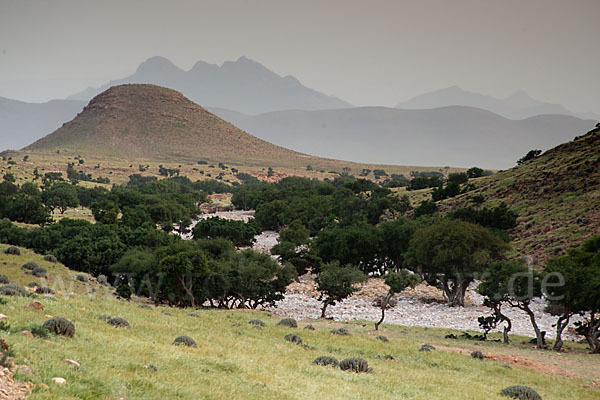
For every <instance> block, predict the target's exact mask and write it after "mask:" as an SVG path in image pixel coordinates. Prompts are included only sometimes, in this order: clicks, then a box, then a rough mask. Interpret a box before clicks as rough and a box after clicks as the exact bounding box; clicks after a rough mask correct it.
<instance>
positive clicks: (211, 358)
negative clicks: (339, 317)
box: [0, 245, 600, 400]
mask: <svg viewBox="0 0 600 400" xmlns="http://www.w3.org/2000/svg"><path fill="white" fill-rule="evenodd" d="M7 247H8V246H6V245H0V271H1V272H0V273H1V274H5V275H7V276H8V277H9V278H10V280H11V282H16V283H19V284H27V283H29V282H31V281H37V282H40V283H43V284H46V285H48V286H50V287H54V288H56V289H59V290H60V291H59V292H57V293H56V294H55V295H54V296H52V297H53V300H50V299H47V298H45V297H43V296H39V297H38V298H37V300H39V301H41V302H42V303H43V304H44V305H45V307H46V309H45V310H44V311H35V310H33V309H31V308H27V307H26V306H27V304H28V303H29V302H30V301H32V300H33V299H32V298H27V297H5V299H6V300H7V304H5V305H0V313H2V314H5V315H7V316H8V318H7V320H8V322H9V323H10V325H11V327H12V328H11V332H12V333H8V332H4V331H0V337H3V338H4V339H6V340H7V342H8V343H9V344H10V345H11V346H12V348H13V350H14V351H15V353H16V360H17V363H18V364H26V365H28V366H29V367H31V368H32V370H33V374H31V375H28V374H25V373H23V372H18V373H17V375H16V378H17V379H19V380H29V381H32V382H33V383H35V384H36V386H35V388H34V389H33V391H32V393H31V398H32V399H76V398H77V399H97V398H101V399H117V398H127V399H415V400H417V399H427V400H429V399H473V400H481V399H490V400H491V399H502V398H503V397H501V396H500V395H499V392H500V390H501V389H502V388H504V387H506V386H510V385H515V384H523V385H528V386H531V387H533V388H534V389H535V390H537V391H538V392H539V393H540V394H541V395H542V397H543V399H545V400H549V399H550V400H552V399H556V400H559V399H560V400H564V399H590V400H591V399H598V398H600V390H599V389H598V387H597V386H596V387H595V388H594V387H593V386H594V385H593V380H594V379H598V371H597V365H598V364H597V363H598V358H597V356H591V355H588V354H585V353H584V352H583V347H582V346H579V345H574V344H573V345H570V346H569V347H571V351H572V352H571V353H568V354H562V355H560V356H557V355H556V354H555V353H552V352H550V351H546V352H540V351H536V350H533V349H531V348H530V347H529V346H526V345H519V344H517V345H514V346H509V347H507V346H504V345H501V344H499V343H494V342H489V343H488V342H486V343H482V342H468V341H462V340H458V341H457V340H450V339H444V336H445V335H446V334H447V333H448V332H449V330H444V329H426V328H407V327H401V326H391V325H384V327H383V330H382V331H380V332H378V333H376V332H375V331H373V328H372V324H371V323H362V322H352V323H344V324H342V323H335V322H331V321H310V322H309V321H300V324H299V325H300V326H299V328H297V329H293V328H286V327H281V326H277V325H276V323H277V321H278V320H279V319H278V318H276V317H274V316H271V315H270V313H268V312H259V311H242V310H240V311H227V310H198V311H197V313H198V314H199V317H192V316H188V315H187V314H188V313H189V312H191V311H192V310H190V309H172V308H166V307H154V306H152V308H151V309H142V308H140V307H139V301H140V300H141V299H135V301H130V302H127V301H123V300H117V299H116V298H115V297H114V296H112V295H111V294H110V290H109V289H107V288H105V287H101V286H99V285H98V284H96V283H94V282H93V280H92V282H91V283H90V284H88V285H86V284H84V283H82V282H79V281H76V280H75V279H74V276H75V275H76V273H75V272H73V271H69V270H67V269H66V268H65V267H64V266H62V265H61V264H52V263H48V262H45V261H43V259H42V256H40V255H36V254H34V253H32V252H30V251H29V250H25V249H22V253H21V256H8V255H5V254H4V250H5V249H6V248H7ZM27 261H36V262H37V263H38V264H39V265H41V266H43V267H45V268H46V269H48V272H49V278H48V280H47V281H45V282H41V280H40V279H36V278H33V277H32V276H30V275H27V274H25V273H24V272H23V271H22V269H21V268H20V267H21V265H22V264H24V263H25V262H27ZM61 285H62V286H61ZM92 288H93V289H96V292H95V293H93V294H90V292H91V289H92ZM163 311H168V312H170V313H171V314H172V315H165V314H163V313H162V312H163ZM48 315H51V316H63V317H66V318H68V319H70V320H71V321H73V322H74V323H75V326H76V334H75V337H74V338H73V339H67V338H63V337H56V336H53V337H50V338H48V339H40V338H36V339H31V338H28V337H26V336H23V335H21V334H20V333H19V332H20V330H21V328H26V327H27V326H30V325H31V324H41V323H43V322H44V321H45V320H46V319H47V318H48ZM101 315H110V316H119V317H123V318H125V319H126V320H127V321H129V323H130V324H131V328H114V327H112V326H111V325H108V324H107V323H106V322H104V321H102V320H100V319H99V317H100V316H101ZM254 318H259V319H261V320H263V321H264V322H265V323H266V324H267V326H266V327H265V328H262V329H257V328H254V327H253V326H251V325H249V324H248V321H249V320H251V319H254ZM308 323H312V324H313V325H314V326H315V327H316V330H314V331H309V330H305V329H303V327H304V326H306V325H307V324H308ZM339 326H344V327H346V328H347V329H348V330H349V331H350V332H351V333H352V336H349V337H343V336H336V335H332V334H330V333H329V331H330V330H331V329H332V328H333V327H339ZM290 332H295V333H297V334H299V335H300V336H301V337H302V339H303V340H304V345H295V344H291V343H289V342H286V341H285V340H284V339H283V337H284V335H285V334H287V333H290ZM379 334H384V335H386V336H387V337H388V338H389V339H390V342H389V343H383V342H380V341H379V340H377V339H376V336H377V335H379ZM179 335H188V336H191V337H192V338H194V339H195V340H196V342H197V343H198V348H187V347H179V346H174V345H172V342H173V340H174V339H175V337H177V336H179ZM518 342H519V340H518V339H517V338H515V343H518ZM423 343H430V344H432V345H434V346H437V347H438V349H437V350H435V351H432V352H430V353H424V352H419V348H420V346H421V344H423ZM460 350H463V352H462V353H461V352H460ZM471 350H481V351H483V352H484V353H486V354H487V353H493V354H499V355H502V354H510V355H511V357H512V356H513V355H514V356H517V355H518V356H519V357H522V358H527V359H529V360H532V361H531V362H532V363H534V364H536V363H537V364H542V365H548V366H549V367H550V366H551V364H552V363H553V361H551V360H554V359H558V360H559V361H561V363H562V364H561V365H563V366H567V367H569V366H572V368H571V367H569V370H570V373H571V375H572V377H566V376H563V375H564V374H561V373H556V372H552V371H550V372H542V371H539V370H536V369H535V368H531V366H527V365H523V366H521V365H516V364H515V365H512V366H511V367H510V368H509V367H507V366H506V365H505V364H504V363H503V362H500V361H491V360H484V361H480V360H476V359H472V358H471V357H470V356H469V355H468V353H469V352H470V351H471ZM463 353H465V354H463ZM321 355H330V356H333V357H336V358H338V359H343V358H347V357H362V358H364V359H365V360H367V361H368V363H369V366H370V367H371V368H373V371H374V373H372V374H356V373H353V372H344V371H341V370H340V369H335V368H331V367H319V366H315V365H312V361H313V360H314V359H315V358H316V357H318V356H321ZM391 358H393V359H391ZM65 359H72V360H76V361H78V362H79V363H80V364H81V368H80V369H74V368H73V367H72V366H70V365H68V364H67V363H66V362H65V361H64V360H65ZM148 364H152V365H154V366H156V367H157V369H158V370H157V371H156V372H153V371H152V370H150V369H148V368H146V366H147V365H148ZM53 377H62V378H65V379H66V380H67V384H66V385H64V386H60V387H59V386H56V385H54V384H53V383H52V378H53Z"/></svg>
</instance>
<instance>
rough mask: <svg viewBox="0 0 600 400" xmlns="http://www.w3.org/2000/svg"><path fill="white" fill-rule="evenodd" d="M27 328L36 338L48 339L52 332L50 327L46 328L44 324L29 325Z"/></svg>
mask: <svg viewBox="0 0 600 400" xmlns="http://www.w3.org/2000/svg"><path fill="white" fill-rule="evenodd" d="M27 330H28V331H29V332H31V334H32V335H33V336H35V337H36V338H42V339H46V338H47V337H49V336H50V332H48V329H46V328H44V326H43V325H39V324H34V325H31V326H29V327H27Z"/></svg>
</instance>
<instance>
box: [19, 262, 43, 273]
mask: <svg viewBox="0 0 600 400" xmlns="http://www.w3.org/2000/svg"><path fill="white" fill-rule="evenodd" d="M21 268H23V269H24V270H26V271H33V270H34V269H36V268H39V266H38V265H37V263H36V262H33V261H28V262H26V263H25V264H23V265H22V266H21Z"/></svg>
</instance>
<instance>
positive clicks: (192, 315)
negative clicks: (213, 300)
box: [188, 312, 200, 317]
mask: <svg viewBox="0 0 600 400" xmlns="http://www.w3.org/2000/svg"><path fill="white" fill-rule="evenodd" d="M199 316H200V314H198V313H195V312H191V313H189V314H188V317H199Z"/></svg>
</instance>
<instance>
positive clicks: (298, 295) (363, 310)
mask: <svg viewBox="0 0 600 400" xmlns="http://www.w3.org/2000/svg"><path fill="white" fill-rule="evenodd" d="M303 280H304V282H300V283H295V284H292V285H290V287H289V288H288V293H286V295H285V299H284V300H282V301H279V302H277V304H276V306H275V307H272V308H270V310H271V311H272V312H273V314H275V315H277V316H281V317H292V318H296V319H301V320H306V319H317V318H319V317H320V315H321V302H319V301H318V299H317V297H316V296H315V292H314V291H313V288H311V287H310V286H312V283H311V282H310V280H311V278H310V277H309V278H308V279H304V278H303ZM302 287H303V288H302ZM382 288H385V287H384V286H382V282H381V280H380V279H371V280H369V282H368V283H367V284H365V285H364V286H363V289H362V290H361V291H360V292H358V293H357V294H356V295H354V296H352V297H350V298H349V299H347V300H344V301H342V302H340V303H338V304H336V305H335V306H329V307H328V308H327V317H332V318H333V319H334V320H336V321H348V320H365V321H373V322H374V321H377V320H379V318H380V317H381V309H380V308H378V307H375V306H373V304H372V303H373V299H374V298H375V297H376V296H377V295H378V294H379V293H384V292H385V291H384V290H381V289H382ZM436 292H437V293H436ZM432 296H433V297H432ZM467 296H468V300H469V302H468V303H469V304H467V305H466V306H465V307H449V306H447V305H446V304H444V303H443V301H442V298H441V293H439V291H438V290H437V289H436V288H432V287H430V286H427V285H425V284H421V285H419V287H418V288H417V289H415V290H407V291H405V292H403V293H402V294H400V295H399V296H397V297H396V299H397V300H398V304H397V305H396V306H395V307H393V308H391V309H388V310H387V311H386V313H385V323H388V324H397V325H405V326H422V327H433V328H450V329H457V330H470V331H481V330H480V329H479V324H478V322H477V318H479V317H480V316H482V315H489V309H488V308H487V307H484V306H483V305H482V303H483V298H482V297H481V296H479V295H478V294H477V293H476V292H475V291H474V290H473V288H470V289H469V292H468V295H467ZM544 307H545V304H544V303H543V302H542V301H541V300H540V301H536V302H534V303H533V304H532V309H533V311H534V312H535V315H536V320H537V323H538V325H539V327H540V329H541V330H543V331H546V337H547V338H553V337H555V328H554V327H553V326H552V325H553V324H555V323H556V319H557V317H553V316H552V315H550V314H548V313H546V312H544ZM503 311H505V313H506V315H507V316H508V317H509V318H510V319H511V321H512V324H513V326H512V331H511V334H517V335H523V336H529V337H535V333H534V330H533V328H532V326H531V322H530V320H529V318H528V316H527V315H526V314H525V313H524V312H523V311H521V310H518V309H510V308H507V309H506V310H503ZM576 320H577V318H573V320H572V322H574V321H576ZM569 326H573V325H572V323H571V325H569ZM496 331H497V332H501V331H502V328H501V327H500V328H499V329H497V330H496ZM563 338H564V339H578V338H577V337H576V336H573V335H571V334H569V333H568V332H567V331H566V330H565V332H564V334H563Z"/></svg>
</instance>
